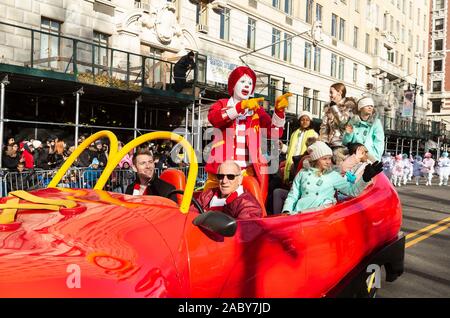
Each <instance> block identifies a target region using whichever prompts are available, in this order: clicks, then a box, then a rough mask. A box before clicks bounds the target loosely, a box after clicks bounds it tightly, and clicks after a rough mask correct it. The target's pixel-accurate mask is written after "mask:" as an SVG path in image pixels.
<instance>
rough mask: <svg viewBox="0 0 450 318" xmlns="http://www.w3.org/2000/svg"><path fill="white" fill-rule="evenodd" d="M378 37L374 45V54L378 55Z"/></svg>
mask: <svg viewBox="0 0 450 318" xmlns="http://www.w3.org/2000/svg"><path fill="white" fill-rule="evenodd" d="M378 45H379V44H378V39H375V43H374V46H373V55H375V56H378Z"/></svg>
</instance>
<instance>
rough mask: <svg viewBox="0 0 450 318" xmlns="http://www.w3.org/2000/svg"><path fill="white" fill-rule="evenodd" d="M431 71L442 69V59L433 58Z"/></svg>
mask: <svg viewBox="0 0 450 318" xmlns="http://www.w3.org/2000/svg"><path fill="white" fill-rule="evenodd" d="M433 71H435V72H441V71H442V60H434V61H433Z"/></svg>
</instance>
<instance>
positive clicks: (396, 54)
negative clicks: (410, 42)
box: [395, 51, 399, 65]
mask: <svg viewBox="0 0 450 318" xmlns="http://www.w3.org/2000/svg"><path fill="white" fill-rule="evenodd" d="M398 57H399V54H398V51H395V64H396V65H398Z"/></svg>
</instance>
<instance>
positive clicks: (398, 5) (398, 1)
mask: <svg viewBox="0 0 450 318" xmlns="http://www.w3.org/2000/svg"><path fill="white" fill-rule="evenodd" d="M400 1H401V0H397V9H400Z"/></svg>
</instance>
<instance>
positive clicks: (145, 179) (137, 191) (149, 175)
mask: <svg viewBox="0 0 450 318" xmlns="http://www.w3.org/2000/svg"><path fill="white" fill-rule="evenodd" d="M133 170H134V172H135V173H136V180H135V182H134V183H132V184H130V185H129V186H128V187H127V189H126V191H125V193H126V194H131V195H157V196H161V197H166V198H169V199H171V200H172V201H174V202H178V201H177V196H176V194H172V195H170V197H169V193H170V192H171V191H173V190H175V187H174V186H173V185H171V184H170V183H167V182H165V181H163V180H161V179H159V178H158V176H157V175H156V174H155V163H154V161H153V156H152V155H151V153H150V152H149V151H148V150H140V151H139V152H137V153H136V154H135V155H134V156H133Z"/></svg>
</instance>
